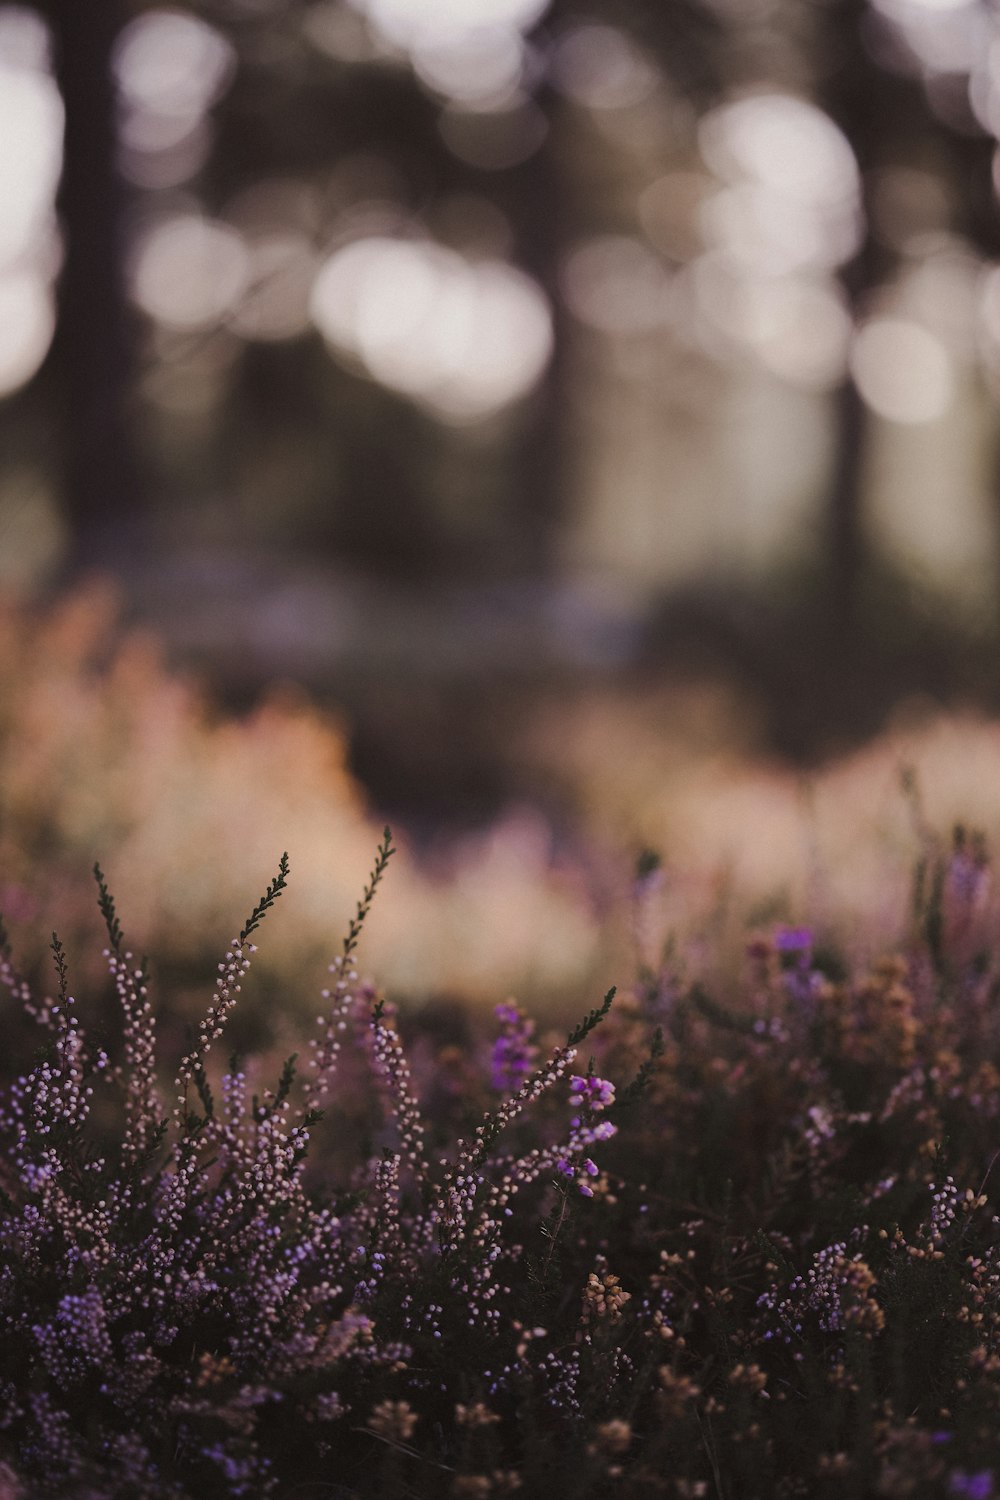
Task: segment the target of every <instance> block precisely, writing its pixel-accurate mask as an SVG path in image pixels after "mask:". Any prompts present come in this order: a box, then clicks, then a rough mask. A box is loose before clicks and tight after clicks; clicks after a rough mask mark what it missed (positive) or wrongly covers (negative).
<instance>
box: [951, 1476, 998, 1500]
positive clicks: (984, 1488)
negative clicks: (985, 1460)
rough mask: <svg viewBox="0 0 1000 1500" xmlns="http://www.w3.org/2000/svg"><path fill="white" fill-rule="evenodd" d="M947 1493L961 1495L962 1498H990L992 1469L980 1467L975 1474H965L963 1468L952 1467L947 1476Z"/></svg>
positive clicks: (987, 1499)
mask: <svg viewBox="0 0 1000 1500" xmlns="http://www.w3.org/2000/svg"><path fill="white" fill-rule="evenodd" d="M948 1493H949V1495H961V1496H962V1497H963V1500H990V1497H991V1496H992V1494H993V1470H992V1469H980V1470H979V1472H978V1473H976V1474H967V1473H966V1472H965V1470H964V1469H953V1470H952V1472H951V1474H950V1475H949V1476H948Z"/></svg>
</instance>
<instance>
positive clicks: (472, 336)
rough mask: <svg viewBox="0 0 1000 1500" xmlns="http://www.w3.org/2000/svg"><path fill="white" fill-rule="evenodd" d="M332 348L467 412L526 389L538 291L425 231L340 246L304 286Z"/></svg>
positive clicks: (492, 406) (537, 359) (545, 318)
mask: <svg viewBox="0 0 1000 1500" xmlns="http://www.w3.org/2000/svg"><path fill="white" fill-rule="evenodd" d="M312 313H313V318H314V320H315V322H316V326H317V327H318V328H319V330H320V332H321V333H322V334H323V335H324V337H325V338H326V339H327V341H328V342H329V344H330V345H331V347H332V349H333V350H334V351H335V353H336V354H337V355H338V356H339V357H340V358H341V359H346V360H347V362H348V363H350V364H352V365H353V366H354V367H355V368H359V369H361V370H363V371H364V372H366V373H367V374H368V375H370V376H371V377H372V378H373V379H375V380H377V381H379V382H380V383H381V384H383V385H385V386H388V387H389V388H390V389H392V390H395V391H399V392H400V393H401V394H403V395H406V396H409V397H410V398H411V399H413V400H414V401H416V402H417V403H418V404H419V405H421V406H423V407H424V408H425V409H426V410H428V411H430V412H432V413H433V414H434V415H435V416H437V417H440V418H442V419H443V420H446V421H452V422H459V423H461V422H469V421H477V420H479V419H482V418H484V417H487V416H490V415H492V414H493V413H494V412H496V411H499V410H502V409H503V408H504V407H505V406H508V405H510V404H511V403H512V402H514V401H516V400H518V399H519V398H520V397H522V396H524V395H526V394H527V392H528V391H530V390H531V388H532V386H533V385H534V384H535V383H536V381H537V380H538V379H539V377H540V376H541V374H542V372H543V370H544V369H545V366H546V364H547V362H548V359H549V355H550V353H551V348H552V323H551V315H550V312H549V308H548V305H547V303H546V300H545V298H544V295H543V294H542V292H541V290H540V289H539V288H538V287H537V286H536V284H535V283H534V282H533V281H531V279H530V278H529V277H527V276H525V275H524V274H523V273H522V272H520V271H518V270H517V269H516V268H515V267H513V266H511V265H508V264H506V263H504V262H501V261H495V260H482V261H478V262H474V261H468V260H466V259H465V258H464V257H463V256H460V255H458V254H456V253H455V252H454V251H451V250H447V249H445V248H444V247H442V246H440V245H436V244H434V243H433V242H432V241H429V240H417V239H412V240H402V239H389V238H385V237H380V236H374V237H370V238H365V239H360V240H356V241H354V242H352V243H351V244H348V245H345V246H342V247H341V248H340V249H338V250H336V251H335V252H334V254H333V255H332V256H331V257H330V258H329V259H328V260H327V262H326V263H325V265H324V266H323V267H322V269H321V271H320V273H319V275H318V277H317V278H316V283H315V286H314V288H313V296H312Z"/></svg>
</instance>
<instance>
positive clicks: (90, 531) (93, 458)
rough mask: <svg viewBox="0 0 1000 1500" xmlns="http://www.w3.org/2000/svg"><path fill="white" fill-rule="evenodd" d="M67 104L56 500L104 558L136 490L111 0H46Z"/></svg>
mask: <svg viewBox="0 0 1000 1500" xmlns="http://www.w3.org/2000/svg"><path fill="white" fill-rule="evenodd" d="M44 10H45V12H46V14H47V17H48V19H49V21H50V22H51V25H52V28H53V32H54V42H55V66H56V78H57V81H58V84H59V87H60V90H61V92H62V97H63V103H64V105H65V109H66V132H65V145H64V162H63V175H62V182H61V186H60V190H59V196H58V200H57V207H58V211H59V215H60V220H61V223H62V229H63V236H64V241H65V261H64V264H63V268H62V274H61V277H60V282H59V309H58V315H59V316H58V324H57V329H56V336H55V340H54V342H53V348H52V354H51V356H50V358H51V360H52V363H53V365H54V374H55V377H56V380H57V383H58V385H59V387H60V393H59V394H60V401H61V408H62V410H61V425H60V446H61V450H62V452H61V458H62V468H63V486H64V504H65V508H66V512H67V514H68V518H69V521H70V526H71V530H72V534H73V545H72V555H71V562H72V564H75V565H76V566H81V565H82V566H89V565H93V564H95V563H99V562H105V561H107V562H113V561H114V560H115V558H116V557H117V556H120V555H121V554H122V552H123V550H124V548H125V547H126V545H127V535H126V533H127V532H131V531H134V530H135V529H136V518H137V516H138V514H139V512H138V505H139V502H140V496H139V494H138V492H137V485H136V461H135V452H134V444H133V433H132V426H131V413H130V409H129V408H130V380H131V377H132V374H133V360H132V332H131V327H130V321H129V315H128V310H127V306H126V300H125V285H124V267H123V246H122V235H123V224H122V218H123V208H124V184H123V182H122V180H121V178H120V176H119V174H118V171H117V166H116V152H117V120H116V112H117V99H116V91H115V86H114V80H113V75H112V69H111V55H112V46H113V44H114V39H115V37H116V36H117V34H118V32H119V30H120V28H121V26H122V24H123V23H124V21H125V20H126V19H127V12H126V10H125V7H124V4H123V3H122V0H48V3H47V4H46V5H45V6H44Z"/></svg>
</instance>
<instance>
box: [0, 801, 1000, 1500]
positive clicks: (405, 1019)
mask: <svg viewBox="0 0 1000 1500" xmlns="http://www.w3.org/2000/svg"><path fill="white" fill-rule="evenodd" d="M393 852H394V851H393V848H392V844H391V840H390V836H389V833H388V830H386V834H385V838H384V840H383V842H382V844H381V845H380V846H379V849H378V852H377V855H376V859H375V864H374V868H373V869H372V872H371V876H370V878H369V881H368V884H367V886H366V888H365V890H364V893H363V896H362V899H361V901H360V902H359V904H358V907H357V911H356V915H355V917H354V919H353V920H352V921H351V923H350V925H349V928H348V932H347V936H346V938H345V940H344V943H343V947H342V951H341V952H340V953H339V955H337V956H336V957H335V958H334V960H333V962H332V963H331V964H330V966H329V972H330V977H329V979H328V980H327V982H326V984H325V986H324V988H323V989H322V990H321V1001H322V1003H321V1005H320V1006H319V1007H318V1008H317V1010H318V1013H317V1021H316V1034H315V1036H314V1037H313V1039H312V1042H311V1043H310V1044H309V1047H308V1051H307V1053H306V1056H307V1059H308V1066H307V1068H306V1070H305V1076H304V1077H303V1078H302V1079H300V1078H299V1077H298V1074H297V1071H296V1063H295V1058H294V1057H292V1058H289V1059H288V1061H287V1062H286V1063H285V1064H284V1066H283V1067H281V1068H280V1070H279V1069H278V1068H277V1067H276V1066H275V1068H274V1070H273V1071H271V1064H270V1063H269V1062H267V1061H266V1060H262V1059H260V1058H255V1057H249V1058H241V1057H239V1056H237V1055H234V1056H232V1057H230V1059H229V1060H228V1063H226V1062H224V1061H223V1058H222V1055H221V1054H223V1050H224V1049H223V1047H222V1045H221V1043H222V1041H223V1038H224V1037H225V1035H226V1032H227V1029H231V1022H232V1017H233V1013H234V1012H235V1010H236V1007H237V1004H239V1005H240V1006H244V1005H249V1006H252V1005H253V1003H254V1002H253V988H254V984H252V983H251V980H253V981H256V976H257V968H256V950H255V946H254V944H253V943H252V942H251V937H252V936H254V935H256V931H257V928H258V927H259V926H260V925H261V923H262V921H263V919H264V918H265V916H266V915H267V914H268V912H269V911H270V910H271V908H272V907H274V906H275V905H276V903H277V902H278V901H279V899H280V897H281V895H282V893H283V891H284V887H285V882H286V877H287V873H288V865H287V860H285V859H283V860H282V862H281V864H280V866H279V870H278V874H277V876H276V878H275V879H274V880H273V881H272V882H271V884H270V885H269V886H268V887H267V889H266V890H265V892H264V894H263V896H262V897H261V898H260V900H259V902H258V903H257V905H256V907H255V908H254V909H253V911H252V912H251V915H250V917H249V918H248V920H247V922H246V923H244V925H243V927H242V928H240V929H239V931H238V932H237V934H236V936H235V937H234V938H233V939H232V940H231V941H230V943H229V946H228V948H227V949H226V950H225V953H224V956H223V958H222V960H221V962H220V965H219V968H218V970H217V979H216V983H215V985H214V989H213V990H212V993H211V995H210V997H209V1000H208V1005H207V1008H206V1013H205V1017H204V1021H203V1023H202V1024H201V1025H200V1026H196V1027H194V1028H193V1029H192V1032H191V1034H190V1035H189V1036H188V1037H187V1039H186V1040H185V1041H184V1042H183V1044H181V1043H180V1042H179V1041H178V1044H177V1045H176V1046H175V1049H174V1052H173V1053H171V1052H170V1048H169V1038H170V1036H171V1027H170V1024H169V1021H170V1018H169V1014H168V1013H161V1014H160V1016H159V1018H158V1019H159V1022H160V1024H159V1026H157V1025H156V1024H155V1022H154V1013H153V1002H152V993H153V988H152V985H151V984H150V981H149V979H148V974H147V966H146V964H145V963H144V962H140V961H137V960H136V959H135V958H134V957H133V954H132V950H131V949H130V948H129V947H128V946H127V944H126V942H125V938H124V935H123V932H122V929H121V926H120V924H119V920H118V915H117V911H116V908H115V904H114V902H113V900H112V898H111V896H110V893H109V891H108V889H107V886H106V884H105V881H104V878H103V875H102V874H101V872H100V871H99V870H98V871H97V872H96V873H97V881H98V898H99V903H98V904H99V907H100V910H101V913H102V915H103V918H104V922H105V926H106V929H107V933H108V939H107V944H106V951H105V954H104V963H105V966H106V969H107V970H108V972H109V974H110V981H111V983H110V992H111V996H112V999H113V1001H114V1003H115V1005H116V1006H117V1008H118V1013H119V1014H118V1021H117V1025H116V1026H114V1027H110V1028H109V1027H107V1026H105V1027H104V1029H103V1030H102V1029H101V1026H100V1018H101V1015H102V1012H101V1009H100V1007H99V1006H98V1007H94V1006H92V1005H90V1004H88V1006H86V1007H84V1005H82V1004H78V1003H77V1000H76V998H75V997H74V995H73V994H72V993H71V992H70V980H69V965H68V962H67V959H66V956H65V953H64V951H63V947H62V944H61V943H60V942H59V940H58V939H54V940H53V945H52V952H53V958H54V960H55V985H54V987H53V989H52V993H51V994H39V993H37V991H36V989H35V988H34V987H33V986H32V985H31V984H30V983H28V982H27V981H26V980H25V979H24V978H23V977H22V976H21V975H20V974H19V973H18V971H17V969H16V968H15V965H14V961H13V958H12V956H11V952H10V950H9V947H8V946H7V943H6V939H5V938H4V937H2V936H0V986H2V989H3V990H4V991H5V993H6V998H7V1006H8V1011H7V1014H6V1015H5V1022H6V1024H7V1035H9V1037H10V1046H9V1051H8V1054H7V1060H6V1073H5V1075H4V1077H3V1079H2V1080H0V1081H2V1083H3V1085H4V1086H3V1089H2V1092H0V1497H2V1500H29V1497H30V1500H35V1497H37V1500H107V1497H110V1496H112V1495H113V1496H115V1497H116V1500H118V1497H120V1500H229V1497H234V1496H248V1497H251V1496H252V1497H257V1496H260V1497H263V1500H284V1497H285V1496H286V1495H287V1496H291V1495H293V1494H298V1493H302V1494H305V1493H317V1494H330V1495H337V1496H338V1497H339V1500H346V1497H348V1496H349V1497H350V1500H382V1497H401V1496H403V1495H406V1496H408V1497H413V1500H438V1497H440V1496H442V1495H445V1496H450V1495H455V1496H463V1495H464V1496H487V1497H492V1496H501V1495H518V1496H521V1497H522V1500H543V1497H545V1496H547V1495H549V1494H553V1493H558V1494H562V1493H572V1494H574V1496H579V1497H580V1500H606V1497H607V1496H609V1495H611V1494H614V1495H615V1497H616V1500H659V1497H663V1500H690V1497H694V1496H706V1495H710V1494H722V1495H729V1496H734V1497H735V1496H740V1495H758V1494H760V1495H764V1494H766V1495H768V1496H771V1495H773V1496H775V1497H776V1500H793V1497H795V1496H798V1495H803V1494H808V1495H810V1496H812V1495H815V1496H817V1497H818V1500H839V1497H840V1496H842V1495H844V1494H856V1495H859V1496H861V1495H864V1496H867V1495H872V1496H880V1495H884V1496H895V1495H900V1496H906V1495H910V1496H916V1495H920V1496H921V1497H923V1496H927V1497H928V1500H949V1497H952V1496H964V1497H966V1500H988V1497H990V1496H992V1495H994V1494H995V1493H996V1492H997V1483H996V1475H997V1473H998V1472H1000V1464H998V1460H997V1442H996V1414H997V1412H998V1410H1000V1211H996V1196H995V1191H994V1184H993V1179H992V1176H991V1174H992V1172H993V1170H994V1166H995V1162H996V1129H997V1122H998V1120H1000V1067H998V1066H997V1064H996V1062H995V1061H994V1059H996V1058H997V1056H1000V1011H998V1007H997V1004H996V1001H997V998H998V997H1000V953H995V952H993V951H992V950H989V951H985V952H983V951H980V950H977V951H976V953H975V954H974V955H973V956H972V957H971V958H970V957H969V949H968V937H969V929H968V927H967V926H963V925H962V923H961V922H958V921H957V920H955V921H952V920H951V918H950V917H949V915H948V913H949V912H953V911H954V910H957V907H956V905H955V903H957V902H959V901H960V900H965V899H966V898H967V896H968V892H967V891H965V890H964V888H962V889H959V886H960V884H961V882H959V880H958V875H956V873H955V871H954V869H952V867H951V866H950V865H949V864H948V862H947V861H945V860H942V862H941V864H940V866H939V867H938V868H936V869H934V870H932V871H931V872H930V876H929V877H927V876H923V877H921V879H922V882H923V883H922V884H921V881H920V880H918V881H915V882H914V885H915V888H916V890H917V899H916V900H915V915H914V931H913V934H912V939H911V942H910V943H909V945H908V946H907V948H906V949H905V950H902V951H896V952H892V953H890V954H888V955H887V956H886V957H885V958H883V959H879V960H877V961H876V962H875V963H874V964H868V965H866V967H865V968H864V969H862V970H861V971H860V972H858V973H851V972H850V968H849V965H848V964H847V963H846V962H845V961H844V959H843V956H842V955H840V954H837V953H836V952H834V953H829V952H827V951H826V950H825V949H823V948H822V947H820V946H818V945H817V944H816V942H815V940H814V937H813V933H814V930H815V929H814V927H812V926H809V927H805V926H802V927H795V928H787V927H778V928H772V929H770V930H766V931H764V932H757V933H756V934H755V935H752V936H751V937H750V938H749V940H748V953H747V963H746V965H745V968H744V970H743V972H742V974H741V975H740V976H738V977H736V978H734V979H733V980H732V982H731V986H730V988H729V989H727V990H726V991H724V992H722V993H720V992H719V990H718V989H717V988H716V987H715V985H714V984H712V985H710V984H709V982H708V981H707V980H706V979H705V977H704V976H703V975H702V974H700V973H692V972H691V970H690V964H691V959H690V950H689V951H688V952H687V953H684V952H681V951H680V950H678V949H677V948H676V947H673V948H670V949H667V950H665V951H664V954H663V956H662V959H661V960H660V968H659V970H653V969H651V968H649V966H646V967H645V968H644V969H643V971H642V972H641V974H640V976H639V980H638V983H637V984H636V987H635V989H634V991H633V992H632V993H630V994H625V995H623V996H622V997H621V998H620V1000H619V1002H618V1003H617V1004H615V1003H614V1001H615V995H614V991H609V992H608V994H607V995H606V997H605V999H604V1002H603V1003H602V1004H601V1005H600V1006H598V1007H596V1008H595V1009H593V1010H591V1011H590V1012H589V1013H588V1014H587V1015H586V1016H585V1017H584V1018H583V1020H582V1021H581V1022H580V1024H579V1025H578V1026H576V1027H575V1028H574V1029H573V1030H572V1031H571V1032H570V1033H569V1035H568V1036H566V1037H565V1039H560V1038H559V1037H558V1035H556V1036H555V1037H554V1038H552V1039H551V1044H550V1039H549V1038H545V1039H544V1041H545V1044H544V1045H543V1042H542V1039H540V1038H539V1039H538V1040H536V1034H535V1031H534V1028H533V1026H532V1024H531V1022H530V1021H529V1020H528V1019H527V1017H526V1016H525V1015H524V1014H523V1013H522V1012H521V1011H520V1009H519V1007H518V1006H517V1005H516V1004H515V1003H514V1002H507V1003H506V1004H504V1005H503V1006H500V1007H498V1010H497V1012H496V1020H497V1021H498V1022H499V1028H498V1029H499V1035H495V1034H494V1035H490V1034H489V1028H487V1027H485V1026H480V1027H479V1029H478V1030H477V1029H476V1027H475V1025H474V1024H473V1023H472V1022H471V1021H470V1022H469V1027H468V1032H467V1033H465V1032H462V1033H460V1037H459V1038H458V1039H456V1038H454V1037H452V1038H448V1039H447V1042H446V1045H445V1046H441V1047H438V1049H437V1050H435V1047H434V1046H433V1045H431V1043H430V1040H429V1038H430V1031H429V1023H426V1022H425V1021H423V1020H422V1019H421V1018H420V1017H417V1016H413V1015H408V1014H407V1012H406V1010H405V1008H397V1007H396V1006H395V1005H393V1004H391V1003H390V1002H389V1001H388V1000H386V999H385V998H383V997H382V996H381V995H380V993H379V992H378V991H377V990H376V989H374V988H373V987H372V986H371V985H369V984H367V983H366V982H363V981H362V979H361V978H360V975H359V970H358V966H357V962H356V959H357V952H356V950H357V947H358V943H359V939H360V936H361V933H362V928H363V927H364V924H365V921H366V917H367V914H368V911H369V909H370V907H371V905H372V901H373V899H374V896H375V892H376V889H377V888H378V887H379V885H380V883H381V881H382V878H383V875H384V874H385V871H386V869H387V867H388V864H389V860H390V856H391V855H392V854H393ZM952 857H953V858H954V856H952ZM977 868H979V866H977ZM949 871H951V873H950V874H949ZM959 873H960V874H962V878H963V879H965V874H967V873H968V872H964V873H963V872H961V871H960V872H959ZM949 881H951V885H949ZM973 894H974V896H975V899H976V901H980V900H985V897H983V896H982V890H981V887H979V886H976V888H975V891H974V892H973ZM949 903H951V905H949ZM806 980H808V994H807V995H806V994H805V992H804V990H803V984H804V983H805V981H806ZM790 981H794V982H790ZM95 1012H96V1014H97V1016H98V1022H97V1024H95V1022H94V1020H93V1019H92V1017H93V1014H94V1013H95ZM422 1026H423V1027H424V1028H425V1029H424V1030H421V1027H422ZM456 1048H460V1050H461V1053H462V1056H461V1059H460V1061H461V1066H458V1065H457V1064H456V1065H454V1066H452V1068H451V1072H450V1074H449V1087H448V1088H447V1089H442V1088H440V1087H438V1083H439V1080H438V1079H436V1077H435V1069H436V1067H437V1060H438V1059H439V1058H440V1057H441V1056H442V1055H444V1054H446V1053H447V1054H449V1055H451V1054H453V1053H454V1052H455V1049H456ZM476 1058H480V1059H483V1060H485V1061H486V1066H485V1067H484V1068H483V1069H482V1070H481V1076H480V1074H477V1072H476V1069H475V1066H474V1061H475V1059H476ZM275 1075H277V1076H275ZM498 1096H499V1097H498ZM477 1122H478V1123H477ZM456 1132H461V1133H460V1134H459V1136H458V1138H457V1139H455V1134H456Z"/></svg>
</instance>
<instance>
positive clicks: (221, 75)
mask: <svg viewBox="0 0 1000 1500" xmlns="http://www.w3.org/2000/svg"><path fill="white" fill-rule="evenodd" d="M235 68H236V54H235V51H234V49H233V46H232V44H231V43H230V42H229V41H227V40H226V38H225V37H224V36H223V35H222V34H221V33H220V32H219V31H216V30H215V28H214V27H212V26H210V25H209V24H208V23H207V22H206V21H203V20H201V19H200V18H199V17H197V16H194V15H190V14H188V13H187V12H184V11H179V10H160V9H154V10H148V11H144V12H143V13H142V14H141V15H139V16H136V17H135V19H134V20H133V21H130V22H129V23H128V25H127V26H125V27H124V28H123V30H122V31H121V32H120V33H119V36H118V38H117V41H116V45H115V54H114V70H115V79H116V82H117V85H118V93H119V101H120V106H121V119H120V122H119V131H120V143H121V151H120V164H121V168H122V170H123V172H124V174H125V175H126V177H128V178H129V179H130V180H131V181H132V182H134V183H135V184H136V185H137V186H139V187H144V188H166V187H175V186H177V185H178V184H179V183H182V182H185V181H187V179H188V178H189V177H192V176H193V175H194V174H195V173H196V172H197V171H198V170H199V169H200V167H201V166H202V165H203V163H204V162H205V160H206V158H207V156H208V152H209V149H210V146H211V131H210V129H209V128H208V122H207V119H206V117H207V115H208V112H209V110H210V109H211V107H212V105H213V104H215V102H216V101H217V100H218V99H219V98H220V97H221V96H222V95H223V94H224V93H225V91H226V89H227V88H228V87H229V84H230V83H231V81H232V78H233V75H234V72H235Z"/></svg>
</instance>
